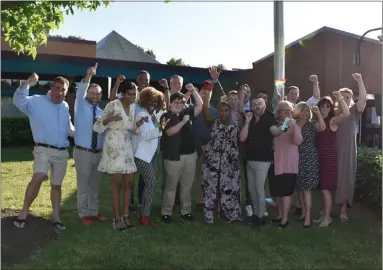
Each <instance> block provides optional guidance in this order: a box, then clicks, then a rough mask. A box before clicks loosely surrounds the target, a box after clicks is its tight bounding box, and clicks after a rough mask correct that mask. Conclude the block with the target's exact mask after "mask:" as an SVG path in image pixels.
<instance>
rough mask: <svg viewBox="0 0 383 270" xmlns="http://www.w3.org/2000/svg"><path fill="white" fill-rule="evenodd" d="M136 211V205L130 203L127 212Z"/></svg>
mask: <svg viewBox="0 0 383 270" xmlns="http://www.w3.org/2000/svg"><path fill="white" fill-rule="evenodd" d="M136 211H137V208H136V206H134V205H130V206H129V212H131V213H134V212H136Z"/></svg>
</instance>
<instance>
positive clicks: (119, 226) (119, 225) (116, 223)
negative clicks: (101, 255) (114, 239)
mask: <svg viewBox="0 0 383 270" xmlns="http://www.w3.org/2000/svg"><path fill="white" fill-rule="evenodd" d="M113 229H115V230H117V231H126V226H125V223H124V222H123V221H122V220H121V219H120V220H116V219H114V220H113Z"/></svg>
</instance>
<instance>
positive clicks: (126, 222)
mask: <svg viewBox="0 0 383 270" xmlns="http://www.w3.org/2000/svg"><path fill="white" fill-rule="evenodd" d="M121 219H122V222H123V223H124V224H125V226H126V229H134V228H135V226H134V225H132V224H130V221H129V219H130V218H129V216H128V215H123V216H122V217H121Z"/></svg>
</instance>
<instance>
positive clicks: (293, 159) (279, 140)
mask: <svg viewBox="0 0 383 270" xmlns="http://www.w3.org/2000/svg"><path fill="white" fill-rule="evenodd" d="M294 126H295V127H294V130H288V131H287V132H284V133H282V134H281V135H279V136H278V137H275V138H274V171H275V175H280V174H284V173H294V174H298V164H299V152H298V146H299V145H300V144H301V143H302V140H303V139H302V134H301V128H300V126H299V125H297V124H295V125H294Z"/></svg>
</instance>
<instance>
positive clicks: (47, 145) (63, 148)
mask: <svg viewBox="0 0 383 270" xmlns="http://www.w3.org/2000/svg"><path fill="white" fill-rule="evenodd" d="M36 146H42V147H46V148H53V149H57V150H66V149H68V147H57V146H54V145H50V144H45V143H36Z"/></svg>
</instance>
